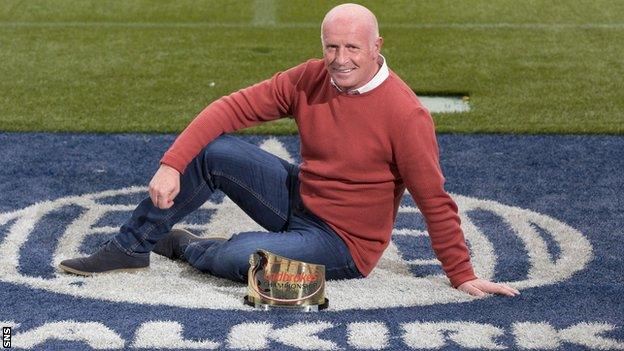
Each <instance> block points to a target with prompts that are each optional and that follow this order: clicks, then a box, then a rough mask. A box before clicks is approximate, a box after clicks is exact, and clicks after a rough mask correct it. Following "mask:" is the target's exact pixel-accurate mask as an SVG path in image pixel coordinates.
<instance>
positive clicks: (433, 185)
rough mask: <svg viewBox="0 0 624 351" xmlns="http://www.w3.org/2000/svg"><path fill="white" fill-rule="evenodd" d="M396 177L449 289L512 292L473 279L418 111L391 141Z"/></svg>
mask: <svg viewBox="0 0 624 351" xmlns="http://www.w3.org/2000/svg"><path fill="white" fill-rule="evenodd" d="M393 144H394V145H393V147H394V148H395V154H396V162H397V167H398V170H399V173H400V174H401V177H402V178H403V181H404V183H405V185H406V186H407V189H408V190H409V192H410V194H411V195H412V197H413V198H414V201H415V202H416V204H417V206H418V208H419V209H420V211H421V213H422V214H423V216H424V218H425V222H426V223H427V230H428V232H429V237H430V239H431V246H432V248H433V250H434V252H435V254H436V257H437V258H438V260H439V261H440V262H441V263H442V268H443V270H444V272H445V273H446V275H447V277H448V278H449V280H450V281H451V284H452V285H453V287H455V288H458V289H459V290H461V291H464V292H466V293H469V294H471V295H475V296H480V295H481V294H484V293H503V294H508V295H511V296H513V294H514V293H516V292H517V290H515V289H511V288H509V287H506V286H503V285H501V284H495V283H490V282H488V281H485V280H482V279H478V278H477V276H476V275H475V273H474V271H473V268H472V264H471V263H470V254H469V251H468V247H467V246H466V241H465V238H464V233H463V231H462V230H461V222H460V219H459V215H458V209H457V205H456V204H455V202H454V201H453V199H451V197H450V196H449V195H448V193H447V192H446V191H445V190H444V177H443V175H442V169H441V167H440V163H439V156H438V145H437V141H436V137H435V130H434V125H433V120H432V118H431V116H430V115H429V112H428V111H427V110H425V109H424V108H422V107H418V108H417V109H415V111H414V112H413V113H412V114H411V115H409V116H408V117H407V118H406V119H405V121H404V122H403V124H402V125H401V126H400V131H399V132H397V136H396V140H393Z"/></svg>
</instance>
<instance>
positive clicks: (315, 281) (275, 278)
mask: <svg viewBox="0 0 624 351" xmlns="http://www.w3.org/2000/svg"><path fill="white" fill-rule="evenodd" d="M249 263H250V265H251V266H250V267H249V274H248V276H247V280H248V284H247V296H245V299H244V303H245V304H246V305H249V306H252V307H254V308H258V309H262V310H265V311H266V310H271V309H288V310H295V311H301V312H313V311H320V310H323V309H325V308H327V307H328V306H329V300H328V299H327V298H326V297H325V266H323V265H317V264H311V263H306V262H301V261H296V260H291V259H289V258H286V257H282V256H278V255H275V254H273V253H271V252H269V251H266V250H258V251H256V252H254V253H253V254H252V255H251V257H250V258H249Z"/></svg>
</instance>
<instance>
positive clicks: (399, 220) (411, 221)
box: [394, 212, 427, 230]
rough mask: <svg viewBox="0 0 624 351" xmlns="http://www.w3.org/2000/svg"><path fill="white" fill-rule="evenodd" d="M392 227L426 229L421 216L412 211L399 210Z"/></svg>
mask: <svg viewBox="0 0 624 351" xmlns="http://www.w3.org/2000/svg"><path fill="white" fill-rule="evenodd" d="M394 227H395V228H396V229H416V230H426V229H427V226H426V225H425V219H424V218H423V216H422V215H421V214H420V213H414V212H399V213H398V214H397V217H396V220H395V222H394Z"/></svg>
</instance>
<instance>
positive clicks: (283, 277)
mask: <svg viewBox="0 0 624 351" xmlns="http://www.w3.org/2000/svg"><path fill="white" fill-rule="evenodd" d="M264 279H265V280H266V281H268V282H299V283H301V282H303V283H309V282H313V281H315V280H316V279H318V276H317V275H316V274H305V273H304V274H290V273H288V272H278V273H266V274H265V275H264Z"/></svg>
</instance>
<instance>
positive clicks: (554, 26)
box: [0, 13, 624, 30]
mask: <svg viewBox="0 0 624 351" xmlns="http://www.w3.org/2000/svg"><path fill="white" fill-rule="evenodd" d="M257 15H258V16H259V18H262V16H264V15H262V16H261V15H260V13H258V14H257ZM267 16H268V15H267ZM255 18H256V17H255V15H254V19H255ZM266 18H268V19H269V20H268V21H267V23H262V24H261V23H259V24H249V23H237V22H229V23H227V22H0V28H11V27H28V28H50V27H52V28H54V27H57V28H62V27H81V28H82V27H87V28H88V27H104V28H106V27H121V28H138V29H142V28H156V29H157V28H240V29H246V28H248V29H252V28H254V27H263V26H264V27H271V28H278V29H280V28H281V29H284V28H285V29H289V28H295V29H296V28H304V29H305V28H320V23H316V22H291V23H275V17H273V22H274V23H273V24H271V21H270V17H266ZM258 21H259V22H260V20H258ZM380 28H381V30H383V29H385V28H388V29H392V28H399V29H526V30H561V29H613V30H621V29H624V23H503V22H501V23H392V24H381V25H380Z"/></svg>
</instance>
